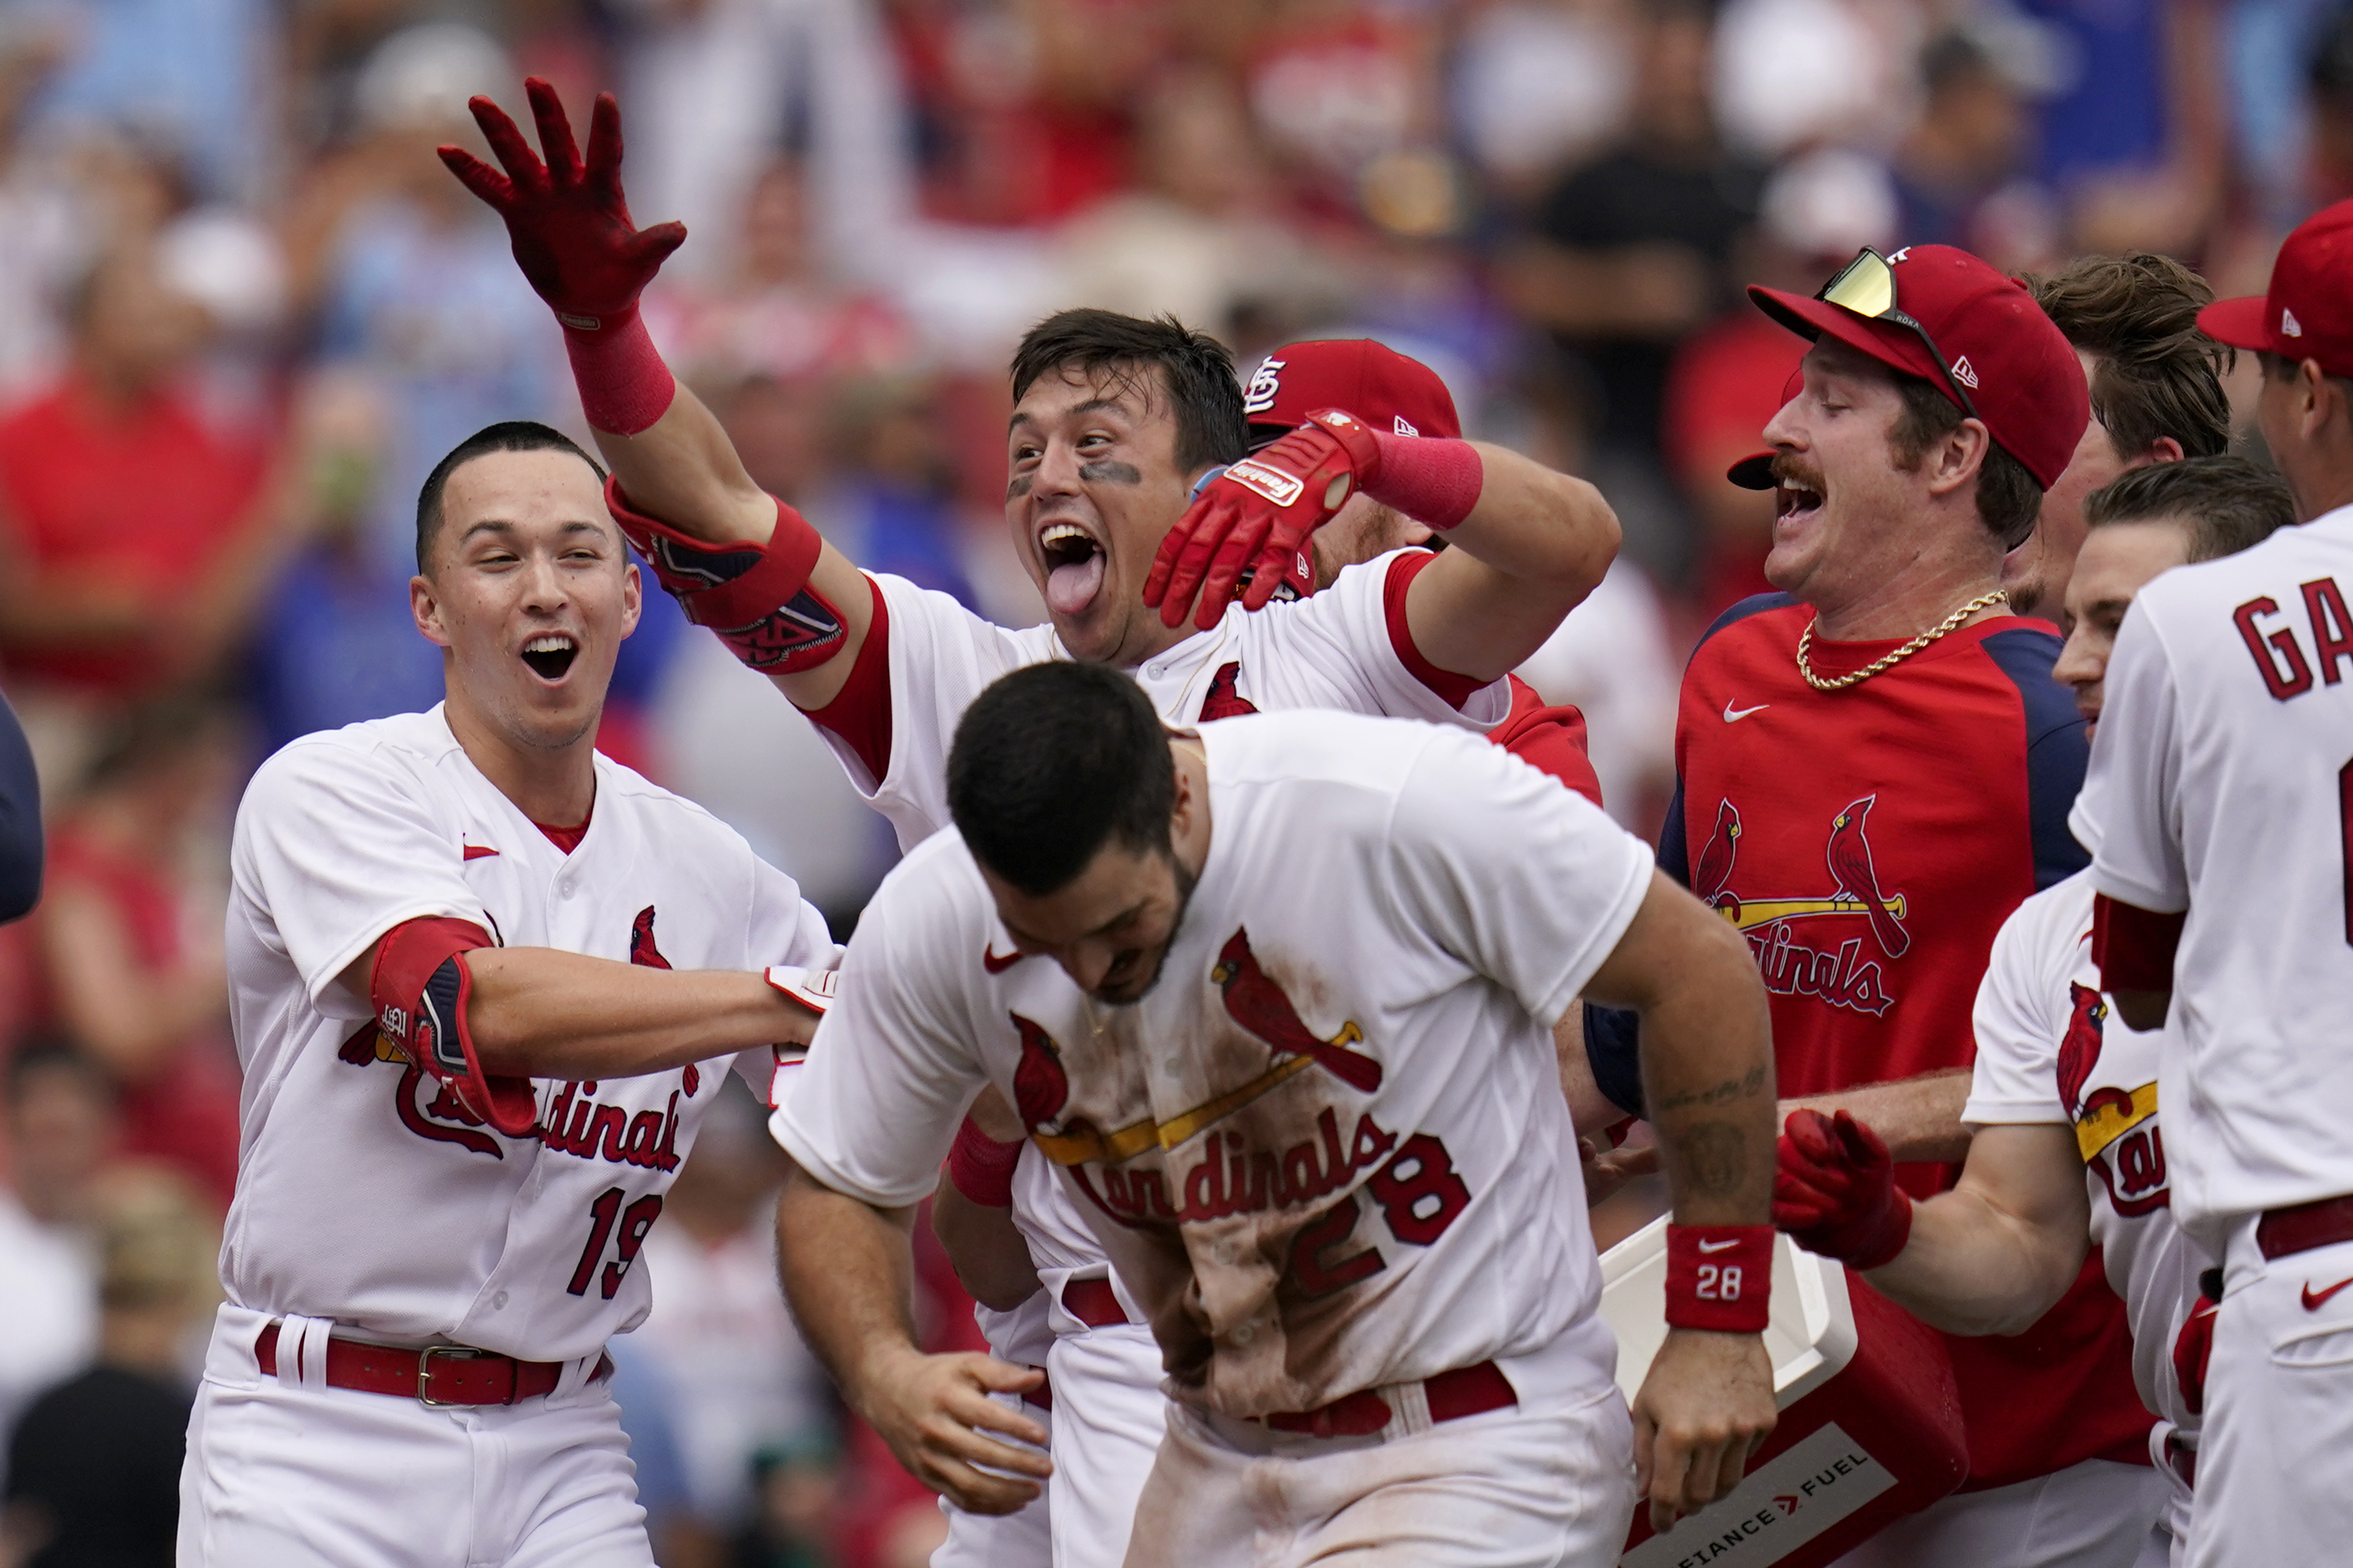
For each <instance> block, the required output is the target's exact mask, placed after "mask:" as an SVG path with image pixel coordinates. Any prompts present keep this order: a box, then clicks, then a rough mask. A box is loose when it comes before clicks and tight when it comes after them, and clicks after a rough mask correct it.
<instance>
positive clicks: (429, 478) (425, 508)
mask: <svg viewBox="0 0 2353 1568" xmlns="http://www.w3.org/2000/svg"><path fill="white" fill-rule="evenodd" d="M492 452H569V453H571V454H572V455H573V456H574V457H575V458H579V459H580V460H581V461H582V462H584V463H586V464H587V465H588V466H589V467H590V468H594V469H595V470H596V482H597V483H598V484H600V485H601V484H603V483H604V482H605V467H604V465H603V464H601V463H599V462H598V461H596V458H592V457H590V456H589V455H588V454H587V453H586V452H584V451H582V450H581V449H580V444H579V443H578V442H577V441H575V440H574V439H573V438H572V437H569V436H566V435H565V433H564V432H563V431H561V430H558V429H556V428H555V427H554V426H549V425H542V424H541V423H539V421H537V420H536V419H502V420H501V421H499V423H497V424H496V425H485V426H482V427H481V428H480V430H477V431H475V432H474V433H473V434H472V435H470V436H469V437H466V438H465V439H464V440H462V441H460V442H459V443H458V444H457V445H456V446H454V447H450V448H449V455H448V457H446V458H442V459H441V460H440V461H439V462H438V463H436V464H434V465H433V471H432V472H431V473H429V474H427V475H426V476H425V485H424V488H423V489H419V490H418V491H417V572H418V573H419V574H425V575H430V574H431V572H432V568H431V566H430V565H429V564H428V563H430V561H431V560H432V556H433V542H434V540H435V539H436V538H437V537H438V536H439V534H440V532H441V492H442V491H443V490H446V489H448V488H449V476H450V475H451V474H454V473H456V472H457V471H458V470H459V468H463V467H465V466H466V465H467V464H468V463H470V462H472V461H473V460H474V459H475V458H486V457H488V456H490V455H491V453H492Z"/></svg>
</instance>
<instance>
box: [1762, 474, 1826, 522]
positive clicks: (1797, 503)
mask: <svg viewBox="0 0 2353 1568" xmlns="http://www.w3.org/2000/svg"><path fill="white" fill-rule="evenodd" d="M1821 505H1822V492H1821V491H1820V489H1816V488H1815V487H1813V486H1811V485H1810V484H1808V483H1806V482H1805V481H1804V480H1803V479H1791V478H1789V477H1788V475H1786V474H1785V475H1783V476H1782V478H1781V481H1780V484H1779V485H1778V487H1777V488H1776V489H1775V490H1774V491H1773V515H1774V516H1775V517H1776V518H1777V519H1778V518H1799V517H1807V516H1810V515H1811V514H1812V513H1814V512H1817V511H1819V510H1821Z"/></svg>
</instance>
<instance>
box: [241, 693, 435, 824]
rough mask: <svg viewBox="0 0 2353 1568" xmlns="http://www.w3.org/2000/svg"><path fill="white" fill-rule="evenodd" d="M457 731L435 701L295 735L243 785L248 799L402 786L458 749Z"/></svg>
mask: <svg viewBox="0 0 2353 1568" xmlns="http://www.w3.org/2000/svg"><path fill="white" fill-rule="evenodd" d="M458 749H459V747H458V740H457V737H456V736H454V735H452V734H451V733H450V732H449V726H448V722H447V721H445V720H444V719H443V718H442V716H441V710H440V709H439V707H438V706H436V707H434V708H432V709H430V710H427V711H426V712H423V713H396V714H394V715H392V716H391V717H389V718H385V719H369V720H366V721H363V722H360V723H357V724H346V725H344V726H343V728H342V729H340V730H319V731H313V732H312V733H311V734H308V735H301V736H297V737H296V738H295V739H293V740H291V741H289V742H286V744H284V745H283V746H280V748H279V749H278V750H277V751H275V752H271V753H270V754H269V757H267V758H266V759H264V760H263V762H262V763H261V765H260V766H259V768H256V769H255V770H254V773H253V777H252V779H251V780H250V781H249V782H248V784H247V785H246V800H247V802H248V804H249V805H250V804H257V803H262V802H267V803H271V804H278V803H282V802H285V801H287V800H288V798H289V797H290V796H299V795H310V794H317V793H321V792H326V793H331V794H332V793H342V792H348V791H352V790H365V791H368V792H370V793H374V792H376V791H381V790H385V789H391V790H398V789H401V788H404V787H407V784H408V782H409V781H414V780H415V779H417V777H419V776H420V775H422V774H424V773H429V772H430V771H431V770H432V769H433V768H435V767H436V766H438V764H439V763H441V762H442V761H443V760H444V759H445V758H447V757H448V755H449V754H450V753H452V752H456V751H458Z"/></svg>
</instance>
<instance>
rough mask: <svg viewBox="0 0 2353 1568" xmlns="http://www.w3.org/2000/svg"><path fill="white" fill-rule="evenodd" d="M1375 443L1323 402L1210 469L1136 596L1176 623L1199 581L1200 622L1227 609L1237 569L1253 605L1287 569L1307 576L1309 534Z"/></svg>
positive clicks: (1375, 458)
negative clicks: (1268, 440) (1256, 447)
mask: <svg viewBox="0 0 2353 1568" xmlns="http://www.w3.org/2000/svg"><path fill="white" fill-rule="evenodd" d="M1380 461H1381V451H1380V447H1379V445H1378V444H1377V443H1376V442H1375V441H1374V439H1373V436H1372V432H1371V431H1369V430H1367V429H1366V428H1365V426H1363V425H1362V424H1360V423H1359V422H1358V421H1357V420H1356V417H1355V416H1352V415H1348V414H1344V413H1342V412H1341V411H1340V410H1339V409H1337V408H1326V409H1323V410H1320V411H1319V412H1317V413H1314V414H1311V415H1309V416H1307V423H1306V424H1304V425H1302V426H1299V427H1298V428H1297V429H1295V430H1293V432H1292V433H1291V434H1290V435H1288V436H1285V437H1283V438H1282V440H1280V441H1277V442H1276V443H1274V445H1272V446H1271V447H1267V448H1266V450H1264V451H1262V452H1261V453H1259V454H1258V455H1257V456H1255V457H1250V458H1243V459H1242V460H1241V461H1240V462H1239V463H1236V464H1234V465H1233V466H1232V467H1231V468H1228V469H1227V470H1226V471H1225V472H1224V473H1222V474H1219V476H1218V477H1217V478H1216V479H1211V480H1210V481H1209V482H1208V485H1207V486H1206V487H1205V488H1204V489H1202V491H1201V494H1200V498H1199V499H1198V500H1195V501H1194V503H1193V504H1192V506H1191V507H1189V508H1187V510H1186V512H1185V515H1184V516H1183V517H1181V518H1179V519H1177V520H1176V526H1175V527H1174V528H1171V529H1170V530H1169V531H1168V534H1167V537H1166V538H1165V539H1163V540H1161V542H1160V553H1159V554H1158V555H1156V556H1155V557H1154V558H1153V562H1152V572H1151V574H1150V575H1148V576H1146V577H1145V580H1144V602H1145V604H1146V605H1155V606H1157V607H1158V609H1159V611H1160V620H1161V624H1163V625H1164V626H1181V625H1182V624H1184V620H1185V608H1186V606H1187V605H1190V604H1192V603H1193V595H1194V594H1195V592H1196V591H1197V590H1198V592H1199V594H1200V596H1201V603H1200V607H1199V609H1198V611H1196V612H1195V614H1194V616H1193V624H1194V625H1195V626H1198V627H1199V628H1200V629H1201V630H1203V631H1207V630H1208V629H1209V628H1210V627H1211V626H1216V625H1217V624H1218V619H1219V616H1223V615H1224V614H1225V613H1226V605H1227V604H1228V603H1229V602H1230V601H1231V600H1232V599H1233V597H1234V594H1235V584H1237V583H1239V582H1240V580H1241V576H1242V574H1244V573H1245V572H1247V573H1249V574H1250V587H1249V589H1248V590H1247V591H1246V592H1245V593H1243V595H1242V608H1244V609H1246V610H1255V609H1259V608H1261V607H1262V606H1263V605H1265V604H1266V602H1267V601H1268V600H1269V599H1271V598H1272V597H1273V596H1274V590H1275V588H1276V586H1277V585H1278V584H1281V583H1282V581H1283V580H1284V579H1285V578H1286V577H1288V578H1292V579H1293V580H1294V581H1296V580H1298V579H1299V578H1300V577H1302V576H1304V577H1305V578H1306V579H1307V580H1308V581H1309V582H1310V583H1312V582H1313V581H1314V571H1313V567H1312V565H1310V564H1308V563H1307V560H1306V549H1307V536H1308V535H1309V534H1311V533H1313V532H1314V531H1316V530H1317V529H1319V528H1321V527H1323V526H1324V524H1325V523H1327V522H1329V521H1332V517H1333V514H1334V513H1335V512H1337V511H1338V510H1340V508H1341V507H1342V506H1343V505H1345V503H1346V501H1347V500H1348V498H1349V497H1350V496H1351V495H1354V494H1355V493H1356V491H1357V490H1359V489H1363V488H1364V485H1365V481H1366V479H1369V478H1370V477H1371V476H1372V475H1373V474H1374V473H1375V472H1376V471H1377V469H1378V468H1380Z"/></svg>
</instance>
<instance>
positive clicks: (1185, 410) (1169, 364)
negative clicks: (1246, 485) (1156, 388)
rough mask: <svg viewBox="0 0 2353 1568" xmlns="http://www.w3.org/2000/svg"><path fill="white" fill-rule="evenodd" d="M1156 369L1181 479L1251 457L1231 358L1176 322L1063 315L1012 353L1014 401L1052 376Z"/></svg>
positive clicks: (1108, 314)
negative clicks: (1172, 421)
mask: <svg viewBox="0 0 2353 1568" xmlns="http://www.w3.org/2000/svg"><path fill="white" fill-rule="evenodd" d="M1147 365H1157V366H1159V368H1160V378H1161V381H1162V383H1163V384H1165V385H1166V388H1167V390H1168V401H1169V405H1170V406H1171V407H1172V408H1173V410H1174V411H1175V413H1176V466H1177V467H1178V468H1183V469H1184V470H1185V471H1186V472H1187V473H1191V472H1192V471H1193V470H1194V469H1196V468H1208V466H1209V465H1210V464H1212V463H1237V462H1240V460H1241V459H1242V458H1245V457H1247V456H1249V454H1250V423H1249V421H1248V419H1247V418H1246V417H1245V416H1244V415H1243V413H1242V384H1241V383H1240V381H1238V380H1237V379H1235V376H1234V356H1233V353H1232V352H1231V351H1230V350H1229V349H1228V348H1227V347H1226V345H1225V344H1223V343H1221V342H1219V341H1218V340H1217V339H1215V338H1213V337H1211V336H1210V335H1209V334H1208V333H1207V332H1197V331H1192V330H1191V329H1190V328H1188V327H1187V326H1186V325H1185V323H1184V322H1182V321H1178V320H1177V319H1176V317H1174V316H1161V317H1158V318H1155V320H1152V321H1145V320H1144V319H1143V318H1142V317H1140V316H1123V315H1121V314H1120V313H1119V312H1118V311H1116V310H1094V309H1092V308H1089V309H1083V310H1061V311H1058V312H1056V313H1055V314H1053V315H1051V316H1049V317H1047V318H1046V319H1045V320H1044V321H1040V322H1039V323H1038V324H1037V325H1036V326H1034V327H1032V328H1030V329H1029V331H1028V332H1027V333H1025V334H1024V335H1023V337H1022V339H1021V346H1020V347H1019V348H1018V349H1016V350H1015V351H1014V353H1013V401H1014V402H1016V403H1018V402H1020V401H1021V400H1022V398H1024V397H1026V396H1027V395H1029V389H1030V388H1031V387H1032V386H1034V385H1036V384H1038V382H1039V380H1040V379H1041V378H1042V377H1044V376H1046V375H1048V374H1059V373H1060V372H1063V371H1071V370H1075V371H1077V372H1078V373H1079V374H1082V375H1088V376H1092V375H1100V374H1103V373H1105V372H1109V373H1111V374H1113V375H1116V376H1119V377H1122V378H1132V377H1134V374H1135V373H1136V372H1138V371H1140V370H1142V369H1144V368H1145V366H1147Z"/></svg>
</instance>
